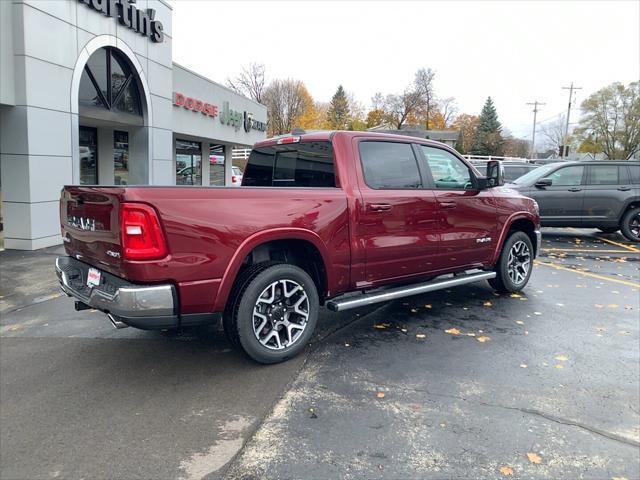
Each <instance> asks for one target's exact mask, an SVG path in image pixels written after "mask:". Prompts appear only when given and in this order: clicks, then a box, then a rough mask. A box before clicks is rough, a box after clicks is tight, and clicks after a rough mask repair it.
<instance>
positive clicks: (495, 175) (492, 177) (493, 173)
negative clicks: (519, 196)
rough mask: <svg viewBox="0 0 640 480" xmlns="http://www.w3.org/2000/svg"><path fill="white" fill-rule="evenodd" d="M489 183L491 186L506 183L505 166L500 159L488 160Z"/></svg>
mask: <svg viewBox="0 0 640 480" xmlns="http://www.w3.org/2000/svg"><path fill="white" fill-rule="evenodd" d="M487 183H488V186H489V187H499V186H501V185H504V167H503V166H502V162H501V161H499V160H490V161H489V162H487Z"/></svg>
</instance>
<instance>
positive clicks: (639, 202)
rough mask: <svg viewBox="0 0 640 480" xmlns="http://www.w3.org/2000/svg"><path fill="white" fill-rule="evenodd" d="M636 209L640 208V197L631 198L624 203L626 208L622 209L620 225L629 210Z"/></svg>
mask: <svg viewBox="0 0 640 480" xmlns="http://www.w3.org/2000/svg"><path fill="white" fill-rule="evenodd" d="M635 207H640V197H631V198H629V199H628V200H627V201H626V202H625V203H624V207H622V208H621V209H620V215H619V216H618V225H619V224H620V222H622V217H624V215H625V214H626V213H627V212H628V211H629V209H630V208H635Z"/></svg>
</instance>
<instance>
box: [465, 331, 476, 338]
mask: <svg viewBox="0 0 640 480" xmlns="http://www.w3.org/2000/svg"><path fill="white" fill-rule="evenodd" d="M466 335H467V337H475V336H476V334H475V333H473V332H470V333H467V334H466Z"/></svg>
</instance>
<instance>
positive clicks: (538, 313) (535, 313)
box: [533, 312, 542, 315]
mask: <svg viewBox="0 0 640 480" xmlns="http://www.w3.org/2000/svg"><path fill="white" fill-rule="evenodd" d="M533 314H534V315H542V312H533Z"/></svg>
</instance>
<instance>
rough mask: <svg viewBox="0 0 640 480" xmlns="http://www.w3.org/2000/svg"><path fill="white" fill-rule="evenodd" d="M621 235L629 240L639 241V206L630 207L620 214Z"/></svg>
mask: <svg viewBox="0 0 640 480" xmlns="http://www.w3.org/2000/svg"><path fill="white" fill-rule="evenodd" d="M620 230H621V231H622V235H624V236H625V238H626V239H627V240H629V241H631V242H635V243H638V242H640V207H635V208H630V209H629V210H628V211H627V212H626V213H625V214H624V215H623V216H622V228H621V229H620Z"/></svg>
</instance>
